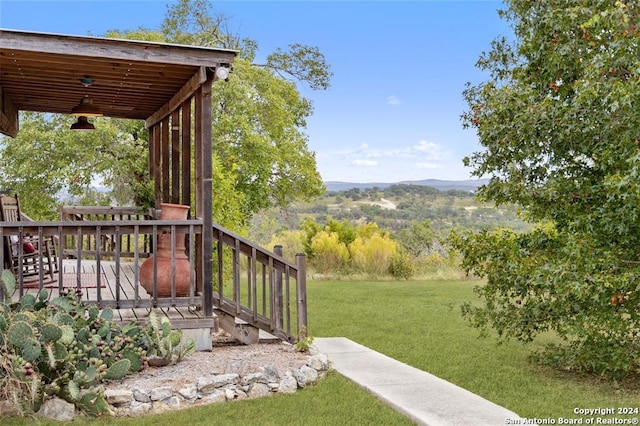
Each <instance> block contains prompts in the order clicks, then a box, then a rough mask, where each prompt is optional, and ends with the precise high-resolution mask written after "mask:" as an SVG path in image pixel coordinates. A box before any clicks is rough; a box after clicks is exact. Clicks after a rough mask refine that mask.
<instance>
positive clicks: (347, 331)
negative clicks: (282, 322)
mask: <svg viewBox="0 0 640 426" xmlns="http://www.w3.org/2000/svg"><path fill="white" fill-rule="evenodd" d="M475 284H476V283H472V282H466V281H446V282H445V281H440V282H428V281H424V282H312V283H309V288H308V292H309V297H308V303H309V324H310V332H311V334H312V335H314V336H326V337H329V336H343V337H347V338H349V339H351V340H354V341H356V342H358V343H360V344H362V345H365V346H368V347H370V348H372V349H375V350H377V351H379V352H382V353H384V354H385V355H388V356H390V357H392V358H395V359H398V360H400V361H403V362H405V363H407V364H410V365H412V366H414V367H416V368H419V369H422V370H424V371H428V372H430V373H432V374H434V375H436V376H439V377H441V378H443V379H446V380H448V381H450V382H453V383H455V384H457V385H459V386H462V387H464V388H466V389H468V390H470V391H472V392H475V393H477V394H479V395H481V396H483V397H484V398H486V399H488V400H490V401H493V402H495V403H497V404H499V405H502V406H504V407H506V408H508V409H510V410H512V411H515V412H516V413H518V414H519V415H521V416H524V417H538V418H546V417H551V418H555V419H557V418H558V417H564V418H570V417H575V416H574V415H573V410H574V408H577V407H581V408H596V407H638V406H640V392H639V391H629V390H621V389H619V388H617V387H616V386H615V384H611V383H606V382H601V381H598V380H595V379H593V378H590V379H587V378H581V377H578V376H576V375H571V374H568V373H562V372H558V371H553V370H548V369H542V368H539V367H537V366H535V365H533V364H531V363H530V362H529V361H528V359H527V356H528V354H529V353H530V350H531V349H532V348H533V346H524V345H522V344H520V343H517V342H511V343H508V344H502V345H499V344H497V343H496V339H495V338H479V337H478V336H479V333H478V331H477V330H475V329H472V328H470V327H469V326H468V325H467V324H466V323H465V322H464V321H463V319H462V317H461V315H460V304H461V303H462V302H463V301H465V300H473V299H475V298H476V297H475V294H474V293H473V291H472V288H473V286H474V285H475Z"/></svg>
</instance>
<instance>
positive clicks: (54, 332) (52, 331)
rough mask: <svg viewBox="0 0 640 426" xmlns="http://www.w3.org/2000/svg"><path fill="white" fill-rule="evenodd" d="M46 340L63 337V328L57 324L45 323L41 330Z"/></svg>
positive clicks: (53, 340)
mask: <svg viewBox="0 0 640 426" xmlns="http://www.w3.org/2000/svg"><path fill="white" fill-rule="evenodd" d="M40 333H41V336H42V340H43V341H44V342H55V341H57V340H60V338H61V337H62V328H60V327H59V326H57V325H56V324H51V323H48V324H44V325H43V326H42V329H41V330H40Z"/></svg>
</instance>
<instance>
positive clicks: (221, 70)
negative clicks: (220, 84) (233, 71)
mask: <svg viewBox="0 0 640 426" xmlns="http://www.w3.org/2000/svg"><path fill="white" fill-rule="evenodd" d="M216 78H217V79H218V80H228V78H229V68H227V67H222V66H220V67H217V68H216Z"/></svg>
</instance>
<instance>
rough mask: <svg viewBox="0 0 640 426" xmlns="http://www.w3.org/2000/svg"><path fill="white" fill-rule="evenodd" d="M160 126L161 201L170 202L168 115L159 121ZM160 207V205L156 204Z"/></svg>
mask: <svg viewBox="0 0 640 426" xmlns="http://www.w3.org/2000/svg"><path fill="white" fill-rule="evenodd" d="M160 128H161V129H162V130H161V132H162V135H161V144H162V148H161V150H162V154H161V156H162V172H161V174H162V184H161V186H162V188H161V190H162V202H163V203H170V202H171V198H170V194H169V186H170V182H171V181H170V175H169V162H170V151H169V116H167V117H165V118H164V119H162V121H161V122H160ZM156 207H160V206H156Z"/></svg>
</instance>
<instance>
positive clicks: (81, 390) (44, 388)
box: [0, 271, 195, 415]
mask: <svg viewBox="0 0 640 426" xmlns="http://www.w3.org/2000/svg"><path fill="white" fill-rule="evenodd" d="M0 287H2V292H3V293H4V294H5V301H4V303H1V304H0V352H1V353H2V356H1V357H0V399H5V400H8V401H11V402H13V403H14V404H15V406H16V408H17V409H18V410H19V411H20V412H21V413H23V414H30V413H33V412H36V411H38V410H39V408H40V406H41V405H42V403H43V402H44V401H45V400H46V399H47V398H50V397H52V396H57V397H59V398H62V399H64V400H66V401H68V402H70V403H72V404H74V405H75V406H76V407H77V408H79V409H80V410H81V411H84V412H85V413H87V414H89V415H98V414H107V413H109V408H108V405H107V403H106V401H105V399H104V396H103V395H102V392H101V391H100V390H99V389H98V388H97V385H98V384H99V383H100V382H102V381H103V380H111V379H119V378H122V377H124V376H125V375H127V374H129V373H131V372H135V371H139V370H141V369H143V368H144V367H146V366H147V365H148V364H149V362H150V361H151V360H155V361H156V362H157V363H158V364H168V363H170V362H171V361H172V360H173V358H174V356H177V358H178V359H181V358H182V356H184V355H185V354H187V353H191V352H193V350H194V349H195V345H194V342H193V341H192V340H190V341H189V342H187V343H185V344H183V345H180V342H181V340H182V334H181V332H180V331H172V330H171V325H170V324H169V320H168V319H166V318H165V317H163V318H162V319H161V320H158V319H157V318H156V317H155V314H154V313H153V312H152V314H151V317H150V322H149V323H148V324H145V325H137V324H135V323H131V324H128V325H125V326H122V327H121V326H120V325H119V324H118V323H116V322H115V321H113V312H112V310H111V309H110V308H105V309H102V310H100V309H99V308H98V307H96V306H91V305H90V306H84V305H83V304H82V302H81V300H80V299H79V298H78V297H76V296H75V295H73V294H66V295H62V296H60V297H57V298H55V299H53V300H51V301H49V300H48V297H49V294H48V292H47V290H46V289H43V290H41V291H40V293H39V294H38V296H37V297H36V296H34V295H32V294H26V295H23V296H22V297H21V298H20V299H19V301H17V302H12V301H11V299H10V295H11V294H12V293H13V291H14V288H15V280H14V278H13V275H11V273H8V271H3V274H2V280H1V282H0ZM158 361H160V362H158Z"/></svg>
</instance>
